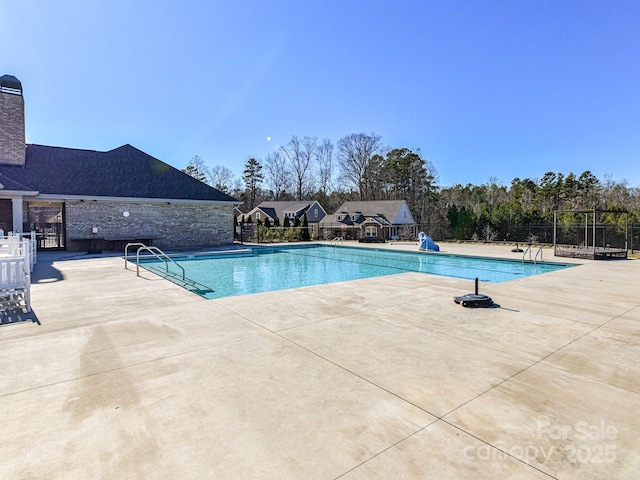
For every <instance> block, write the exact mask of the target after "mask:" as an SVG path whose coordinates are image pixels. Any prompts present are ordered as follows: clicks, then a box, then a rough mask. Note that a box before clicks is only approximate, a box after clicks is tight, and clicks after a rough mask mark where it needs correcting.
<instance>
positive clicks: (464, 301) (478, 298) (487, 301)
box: [453, 277, 498, 308]
mask: <svg viewBox="0 0 640 480" xmlns="http://www.w3.org/2000/svg"><path fill="white" fill-rule="evenodd" d="M453 301H454V302H456V303H457V304H458V305H461V306H463V307H472V308H478V307H483V308H487V307H497V306H498V305H497V304H495V303H494V302H493V300H492V299H491V297H490V296H489V295H484V294H482V293H478V277H476V291H475V293H467V294H466V295H462V296H461V297H453Z"/></svg>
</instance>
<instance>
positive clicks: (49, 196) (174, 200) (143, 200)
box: [36, 192, 242, 205]
mask: <svg viewBox="0 0 640 480" xmlns="http://www.w3.org/2000/svg"><path fill="white" fill-rule="evenodd" d="M36 194H37V192H36ZM37 197H38V199H40V200H43V199H51V200H90V201H92V200H96V201H103V202H134V203H166V202H170V203H185V204H186V203H191V204H193V203H200V204H221V205H239V204H240V203H242V202H234V201H231V200H197V199H188V198H145V197H107V196H92V195H61V194H47V193H45V194H40V195H37Z"/></svg>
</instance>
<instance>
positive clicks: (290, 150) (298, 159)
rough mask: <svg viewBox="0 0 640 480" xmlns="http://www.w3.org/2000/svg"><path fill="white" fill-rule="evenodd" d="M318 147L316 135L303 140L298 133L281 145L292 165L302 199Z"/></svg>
mask: <svg viewBox="0 0 640 480" xmlns="http://www.w3.org/2000/svg"><path fill="white" fill-rule="evenodd" d="M316 149H317V138H316V137H304V138H303V139H302V141H300V139H299V138H298V137H297V136H296V135H294V136H292V137H291V140H289V143H287V144H286V145H284V146H281V147H280V153H281V154H282V155H283V156H284V158H285V159H286V160H287V161H288V162H289V164H290V165H291V172H292V174H293V177H294V181H295V183H296V197H297V199H298V200H302V197H303V193H304V192H305V190H306V189H307V186H308V184H309V181H310V174H311V160H312V158H313V156H314V155H315V152H316Z"/></svg>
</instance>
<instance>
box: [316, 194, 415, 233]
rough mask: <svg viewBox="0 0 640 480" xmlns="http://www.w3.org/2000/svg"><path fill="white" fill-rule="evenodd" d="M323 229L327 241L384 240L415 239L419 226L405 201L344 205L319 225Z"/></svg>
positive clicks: (348, 203)
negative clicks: (337, 238)
mask: <svg viewBox="0 0 640 480" xmlns="http://www.w3.org/2000/svg"><path fill="white" fill-rule="evenodd" d="M320 230H321V231H322V237H323V238H324V239H331V238H334V237H343V238H345V240H346V239H352V240H355V239H359V240H363V241H384V240H391V239H398V238H401V237H404V236H407V237H411V238H415V236H416V223H415V220H414V218H413V215H411V212H410V211H409V207H408V206H407V202H405V201H404V200H376V201H363V202H344V203H343V204H342V205H341V206H340V207H339V208H338V210H336V213H335V214H333V215H327V216H326V217H325V218H324V219H323V220H322V221H321V222H320Z"/></svg>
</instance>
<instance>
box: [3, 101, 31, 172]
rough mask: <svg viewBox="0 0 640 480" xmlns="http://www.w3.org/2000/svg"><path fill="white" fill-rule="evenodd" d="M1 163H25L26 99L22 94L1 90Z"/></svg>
mask: <svg viewBox="0 0 640 480" xmlns="http://www.w3.org/2000/svg"><path fill="white" fill-rule="evenodd" d="M0 125H2V128H0V163H3V164H8V165H24V160H25V152H26V144H25V136H24V99H23V97H22V95H15V94H12V93H5V92H0Z"/></svg>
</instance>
